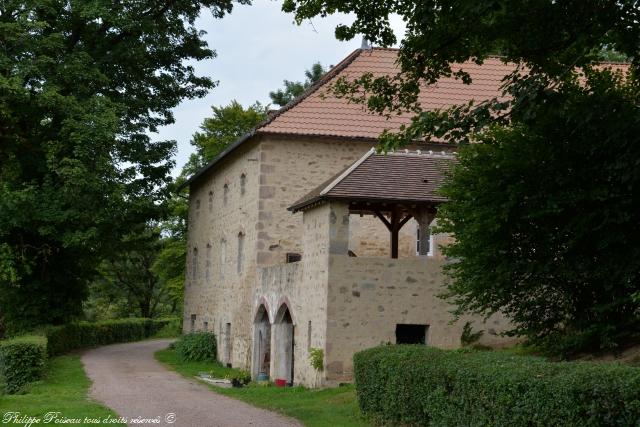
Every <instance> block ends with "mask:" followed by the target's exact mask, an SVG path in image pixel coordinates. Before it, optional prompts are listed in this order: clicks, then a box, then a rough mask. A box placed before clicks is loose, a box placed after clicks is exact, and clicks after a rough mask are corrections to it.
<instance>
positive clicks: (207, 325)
mask: <svg viewBox="0 0 640 427" xmlns="http://www.w3.org/2000/svg"><path fill="white" fill-rule="evenodd" d="M202 327H203V328H204V330H205V331H208V330H209V322H203V324H202Z"/></svg>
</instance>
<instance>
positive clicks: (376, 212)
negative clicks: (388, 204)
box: [373, 211, 391, 231]
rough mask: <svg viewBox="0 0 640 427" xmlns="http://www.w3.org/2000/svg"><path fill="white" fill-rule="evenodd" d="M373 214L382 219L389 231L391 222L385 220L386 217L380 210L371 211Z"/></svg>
mask: <svg viewBox="0 0 640 427" xmlns="http://www.w3.org/2000/svg"><path fill="white" fill-rule="evenodd" d="M373 213H374V214H376V216H377V217H378V218H380V221H382V222H383V223H384V225H386V226H387V229H389V231H391V224H390V223H389V221H388V220H387V218H385V216H384V215H382V214H381V213H380V211H373Z"/></svg>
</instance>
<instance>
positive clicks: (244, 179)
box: [240, 173, 247, 196]
mask: <svg viewBox="0 0 640 427" xmlns="http://www.w3.org/2000/svg"><path fill="white" fill-rule="evenodd" d="M246 187H247V175H246V174H244V173H243V174H242V175H240V195H241V196H244V193H245V192H246V191H247V188H246Z"/></svg>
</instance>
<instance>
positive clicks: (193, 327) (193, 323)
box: [191, 314, 196, 332]
mask: <svg viewBox="0 0 640 427" xmlns="http://www.w3.org/2000/svg"><path fill="white" fill-rule="evenodd" d="M195 330H196V315H195V314H192V315H191V332H193V331H195Z"/></svg>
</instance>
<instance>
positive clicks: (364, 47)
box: [360, 36, 371, 50]
mask: <svg viewBox="0 0 640 427" xmlns="http://www.w3.org/2000/svg"><path fill="white" fill-rule="evenodd" d="M360 49H362V50H369V49H371V43H369V40H367V37H366V36H362V45H361V46H360Z"/></svg>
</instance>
